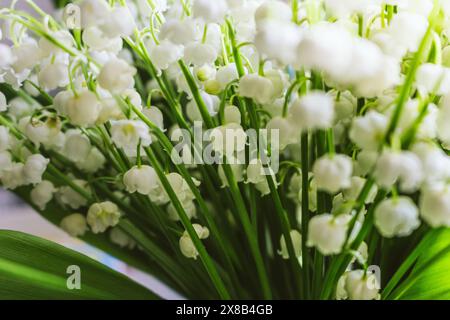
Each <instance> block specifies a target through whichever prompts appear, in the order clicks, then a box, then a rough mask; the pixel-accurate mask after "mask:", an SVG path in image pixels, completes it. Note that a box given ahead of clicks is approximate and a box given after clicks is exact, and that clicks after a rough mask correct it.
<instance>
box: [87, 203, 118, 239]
mask: <svg viewBox="0 0 450 320" xmlns="http://www.w3.org/2000/svg"><path fill="white" fill-rule="evenodd" d="M119 219H120V211H119V208H118V207H117V205H116V204H114V203H112V202H110V201H105V202H99V203H94V204H93V205H91V206H90V207H89V210H88V213H87V218H86V220H87V223H88V224H89V226H90V227H91V230H92V232H93V233H102V232H105V231H106V229H108V228H109V227H114V226H115V225H117V224H118V223H119Z"/></svg>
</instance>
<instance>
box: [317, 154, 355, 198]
mask: <svg viewBox="0 0 450 320" xmlns="http://www.w3.org/2000/svg"><path fill="white" fill-rule="evenodd" d="M352 170H353V163H352V159H351V158H350V157H348V156H346V155H342V154H337V155H332V156H330V155H325V156H323V157H321V158H319V159H317V161H316V162H315V163H314V166H313V170H312V171H313V173H314V177H315V179H316V183H317V188H319V189H321V190H325V191H327V192H329V193H336V192H337V191H339V190H341V189H343V188H348V187H350V186H351V177H352Z"/></svg>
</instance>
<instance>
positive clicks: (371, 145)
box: [349, 111, 388, 150]
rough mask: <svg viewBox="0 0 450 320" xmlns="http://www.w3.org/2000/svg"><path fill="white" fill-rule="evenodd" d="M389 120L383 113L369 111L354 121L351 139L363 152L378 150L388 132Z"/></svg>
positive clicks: (350, 133)
mask: <svg viewBox="0 0 450 320" xmlns="http://www.w3.org/2000/svg"><path fill="white" fill-rule="evenodd" d="M387 126H388V119H387V118H386V116H384V115H383V114H381V113H378V112H376V111H369V112H367V113H366V114H365V115H364V116H362V117H357V118H355V119H354V120H353V124H352V127H351V129H350V132H349V137H350V139H351V140H352V141H353V142H354V143H355V144H356V145H357V146H358V147H360V148H361V149H363V150H377V149H378V147H379V145H380V143H381V141H382V140H383V138H384V134H385V132H386V130H387Z"/></svg>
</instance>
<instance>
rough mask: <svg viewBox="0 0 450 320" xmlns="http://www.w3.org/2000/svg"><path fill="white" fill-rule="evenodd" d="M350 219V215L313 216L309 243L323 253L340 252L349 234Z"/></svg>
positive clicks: (309, 227)
mask: <svg viewBox="0 0 450 320" xmlns="http://www.w3.org/2000/svg"><path fill="white" fill-rule="evenodd" d="M349 220H350V216H348V215H341V216H337V217H334V216H332V215H330V214H321V215H316V216H313V217H312V218H311V220H310V221H309V226H308V241H307V245H308V246H309V247H316V248H317V249H318V250H319V251H320V252H321V253H322V254H323V255H331V254H338V253H340V252H341V250H342V246H343V245H344V243H345V239H346V236H347V230H348V222H349Z"/></svg>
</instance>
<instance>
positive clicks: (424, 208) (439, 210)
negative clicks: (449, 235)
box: [419, 184, 450, 228]
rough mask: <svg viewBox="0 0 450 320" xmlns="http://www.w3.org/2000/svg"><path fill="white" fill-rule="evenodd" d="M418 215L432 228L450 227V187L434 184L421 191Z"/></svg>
mask: <svg viewBox="0 0 450 320" xmlns="http://www.w3.org/2000/svg"><path fill="white" fill-rule="evenodd" d="M419 204H420V215H421V217H422V218H423V219H424V220H425V221H426V222H427V223H428V224H429V225H430V226H432V227H433V228H438V227H450V187H449V186H448V185H446V184H435V185H433V186H428V187H426V188H424V189H423V190H422V194H421V196H420V201H419Z"/></svg>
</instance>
